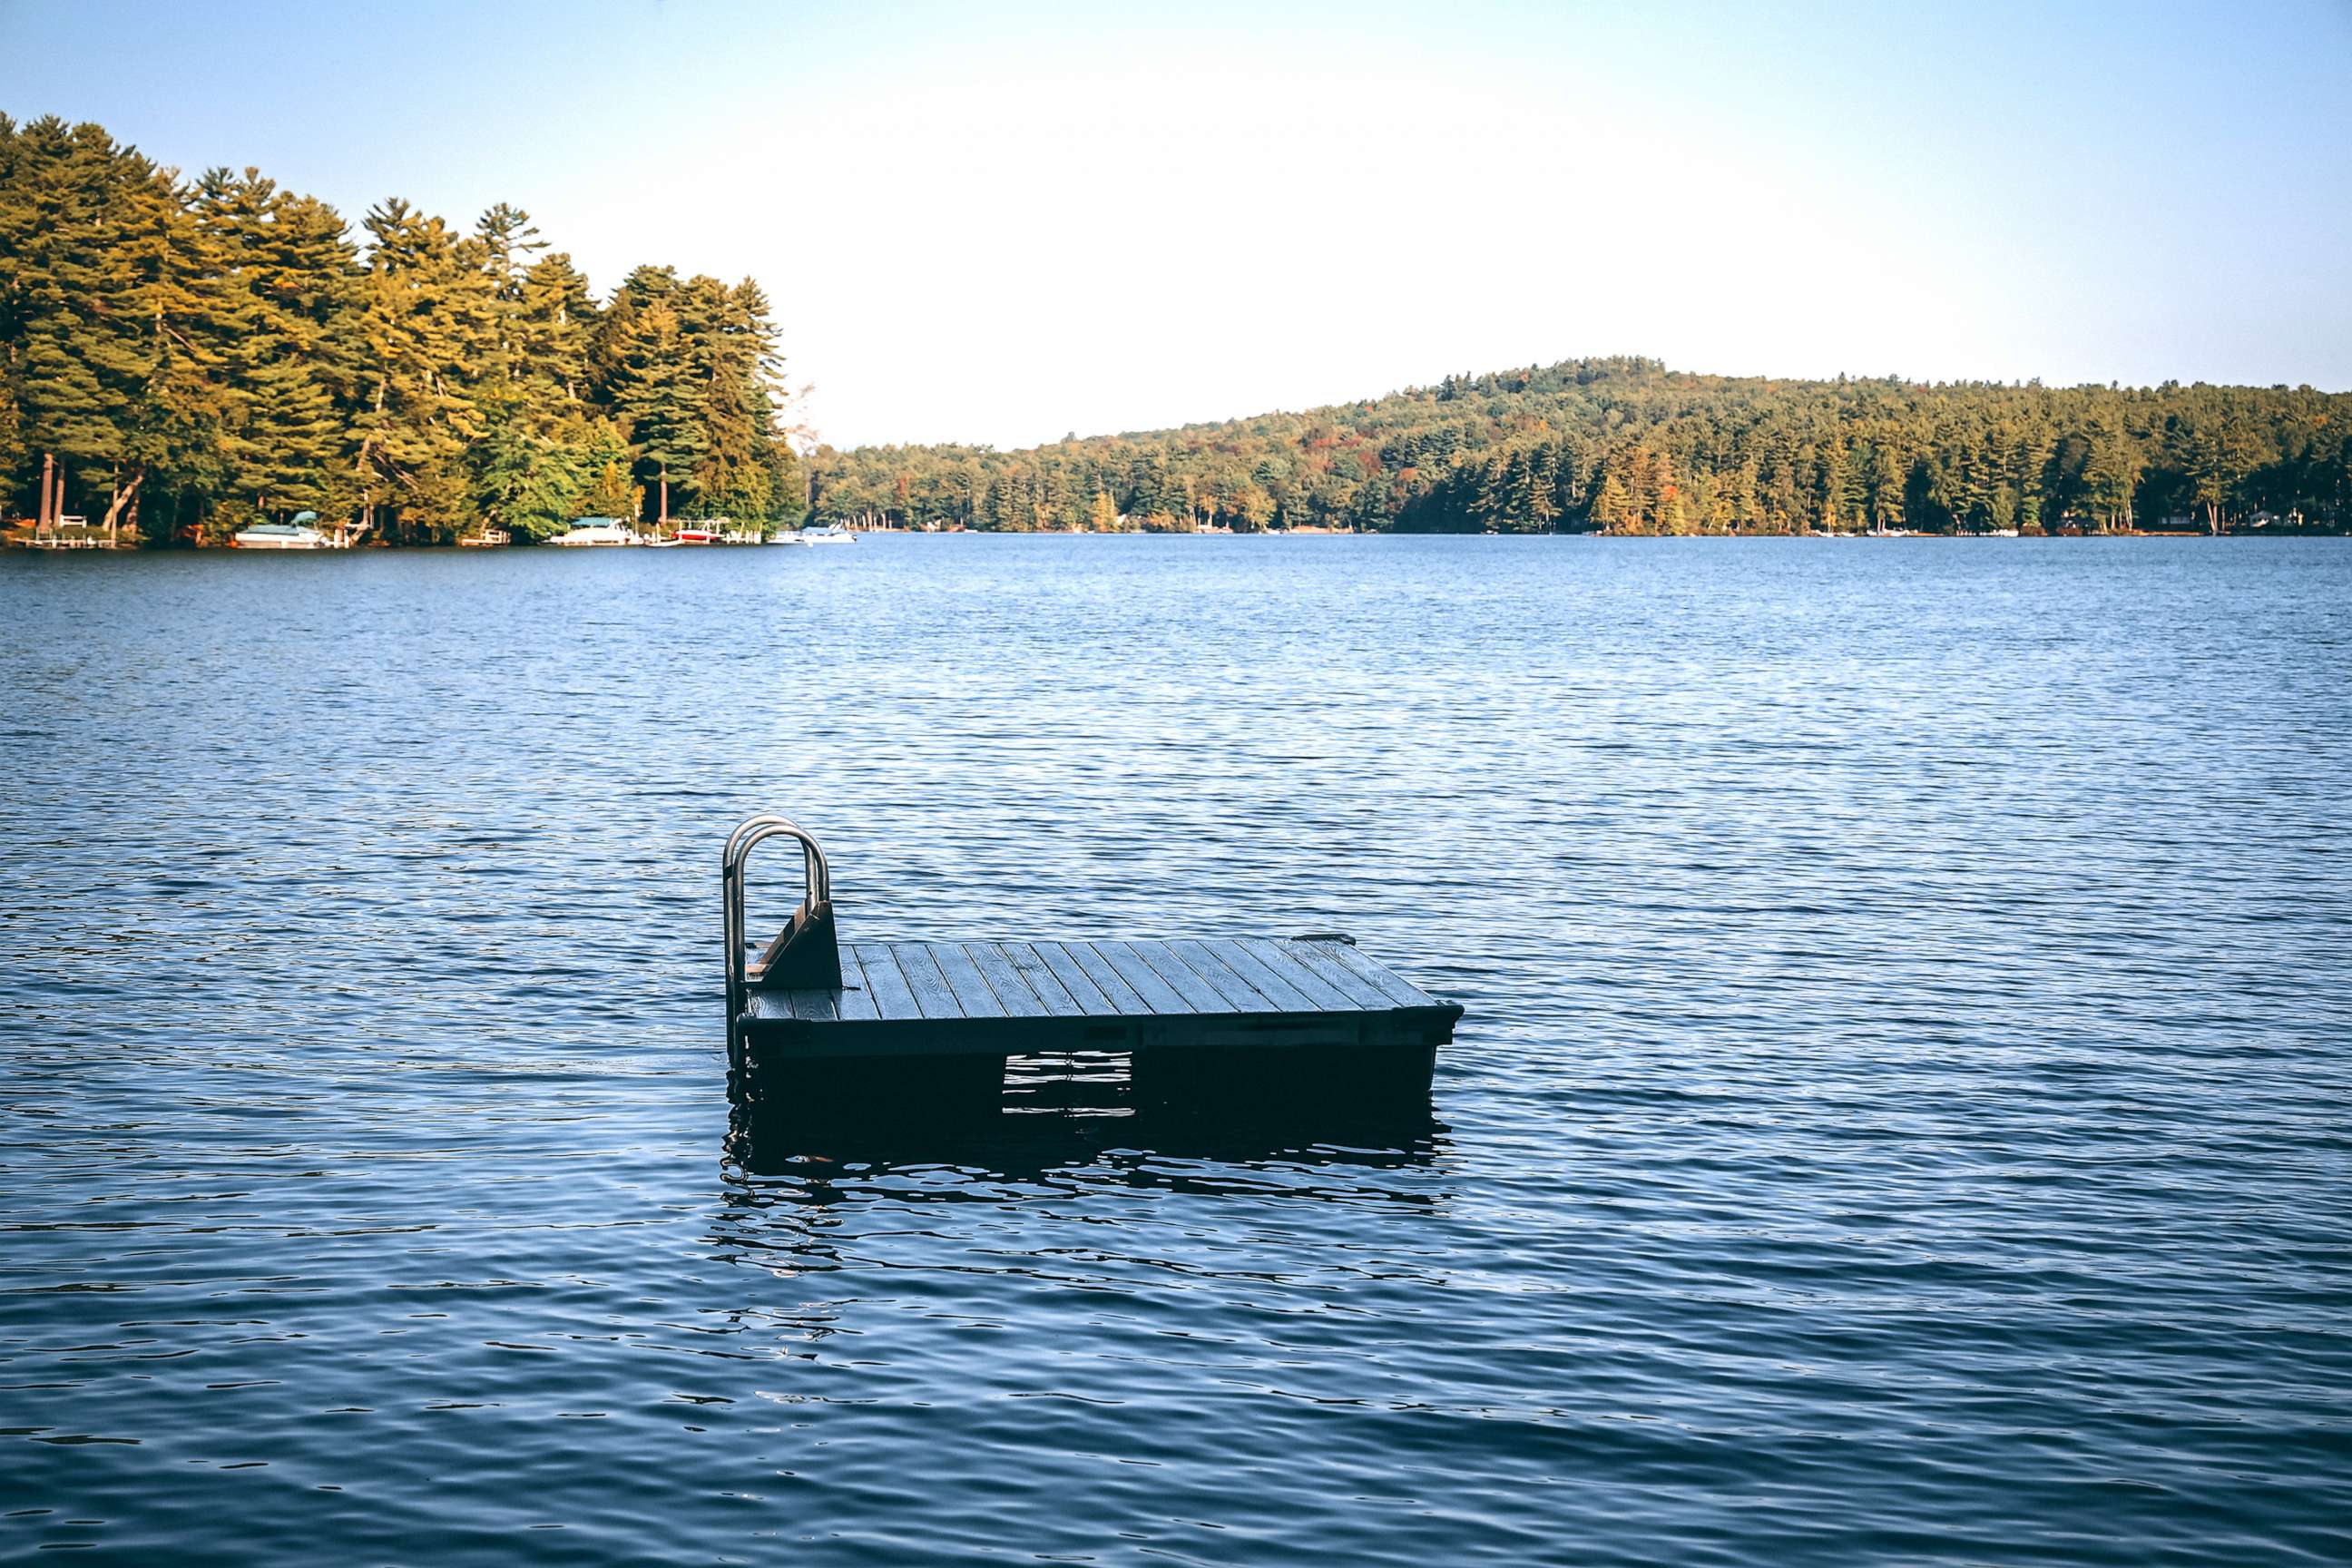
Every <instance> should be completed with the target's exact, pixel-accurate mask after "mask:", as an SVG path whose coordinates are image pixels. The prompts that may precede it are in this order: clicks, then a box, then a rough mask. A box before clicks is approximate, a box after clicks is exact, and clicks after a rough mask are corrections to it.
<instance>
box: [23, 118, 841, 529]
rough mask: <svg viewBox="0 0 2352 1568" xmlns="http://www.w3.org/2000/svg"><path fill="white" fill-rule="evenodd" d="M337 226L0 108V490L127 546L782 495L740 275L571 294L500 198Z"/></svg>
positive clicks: (781, 473) (397, 205) (775, 388)
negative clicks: (279, 528) (264, 529)
mask: <svg viewBox="0 0 2352 1568" xmlns="http://www.w3.org/2000/svg"><path fill="white" fill-rule="evenodd" d="M360 227H361V230H362V237H359V238H357V239H356V240H355V238H354V237H353V236H352V234H351V233H350V232H349V231H348V226H347V225H346V224H345V222H344V220H343V218H342V216H341V214H339V213H337V212H336V211H335V210H334V208H332V207H331V206H329V205H326V204H325V203H323V202H320V201H319V200H317V199H315V198H313V197H310V196H306V195H298V194H296V193H294V192H292V191H289V190H285V189H282V188H280V187H279V186H278V185H277V184H275V183H274V182H272V181H270V180H269V179H268V178H266V177H264V176H263V175H262V174H259V173H258V172H257V171H256V170H252V169H247V170H246V171H244V172H243V173H241V174H239V173H233V172H231V171H229V170H227V169H212V170H208V171H206V172H205V173H204V174H201V175H199V176H197V177H195V178H194V179H186V178H183V177H182V176H181V175H180V174H179V173H178V172H177V171H176V170H173V169H170V168H165V167H162V166H159V165H158V164H156V163H153V162H152V160H150V159H148V158H147V157H145V156H144V155H142V153H139V152H138V151H137V150H136V149H135V148H132V147H129V146H125V145H122V144H121V143H119V142H115V141H114V140H113V138H111V137H110V136H109V135H108V134H107V132H105V131H103V130H101V129H100V127H98V126H95V125H87V124H84V125H68V124H67V123H66V122H64V121H60V120H58V119H55V118H46V119H41V120H36V121H30V122H28V123H26V124H24V125H21V126H20V125H17V124H16V123H15V122H14V121H10V120H9V119H8V118H7V117H5V116H0V263H5V266H0V476H5V483H6V487H7V488H6V491H5V496H0V514H5V515H6V516H8V517H12V518H37V517H38V516H40V515H41V513H42V510H43V508H42V500H43V498H42V496H41V493H40V492H41V489H42V488H43V486H44V484H45V482H46V483H48V484H49V485H51V486H52V493H51V496H50V497H49V498H48V500H49V505H48V509H47V510H49V511H51V512H58V513H65V514H71V515H79V516H83V517H86V518H88V519H89V521H91V522H92V523H93V524H97V523H100V522H101V521H104V522H109V523H111V524H113V525H114V526H115V527H116V528H118V529H121V530H123V531H128V532H135V534H136V536H137V537H139V538H140V539H142V540H144V541H145V542H151V543H154V542H182V543H209V542H219V541H220V540H222V539H224V538H225V537H226V535H228V534H230V533H233V532H235V531H236V530H237V529H239V528H243V527H246V526H247V525H249V524H251V523H253V522H255V521H286V520H288V519H289V518H290V517H292V516H294V515H297V514H299V513H300V512H303V511H312V512H317V513H319V514H320V516H321V517H322V518H325V519H329V520H331V521H335V522H337V523H349V524H351V525H352V526H354V527H360V528H362V529H363V532H362V538H364V539H366V540H368V541H370V542H388V543H443V542H449V541H451V540H453V539H455V538H457V537H458V536H460V535H461V534H462V533H464V532H466V531H470V530H474V529H478V528H491V527H494V528H499V529H503V530H506V531H509V533H510V534H511V535H512V536H513V537H514V538H515V539H516V540H518V541H526V540H532V539H539V538H544V537H546V536H547V535H548V534H550V533H551V532H554V531H560V530H561V529H562V527H563V526H564V525H565V524H566V523H567V522H568V521H571V520H572V519H573V518H576V517H580V516H583V515H591V516H612V517H624V518H637V519H658V518H662V517H670V518H676V517H680V516H704V517H716V516H727V517H730V518H733V519H736V520H738V521H741V522H744V523H747V524H749V523H754V522H759V523H765V522H771V521H782V520H787V519H790V518H793V517H796V516H797V515H799V513H800V512H801V510H802V509H803V497H804V493H805V483H804V479H803V475H802V474H801V472H800V471H799V468H798V462H797V459H796V458H795V456H794V454H793V449H792V447H791V446H790V444H789V443H788V442H787V441H785V440H784V439H783V437H782V433H781V432H780V431H779V429H778V426H777V414H778V408H779V404H780V397H779V384H778V381H777V377H778V375H779V374H780V371H781V361H780V360H779V359H778V357H777V348H776V333H775V328H774V325H773V322H772V320H771V312H770V305H769V301H768V299H767V297H766V295H765V294H763V293H762V292H761V289H760V286H759V285H758V284H757V283H755V282H753V281H751V280H750V279H745V280H743V281H741V282H740V283H734V284H727V283H722V282H720V281H719V280H718V279H712V278H704V277H695V278H681V277H679V276H678V275H677V272H676V270H675V269H673V268H667V267H650V266H649V267H640V268H637V269H636V270H635V271H633V272H631V273H630V274H629V275H628V276H627V277H626V278H625V279H623V280H622V282H621V284H620V286H619V288H618V289H614V291H613V293H612V295H611V297H610V298H609V299H605V300H599V299H598V298H597V296H596V294H595V293H594V292H593V290H592V289H591V288H590V286H589V282H588V279H586V278H584V277H583V276H582V274H581V272H580V270H579V269H578V268H576V267H574V266H573V265H572V260H571V258H569V257H567V256H566V255H564V254H563V253H562V252H561V251H557V250H554V249H552V248H551V247H550V246H549V244H548V243H547V242H546V241H545V240H543V239H541V237H540V236H539V233H538V230H537V229H536V228H535V227H534V226H532V224H531V221H530V216H529V215H527V214H526V213H524V212H522V211H520V210H519V209H517V208H515V207H512V206H508V205H499V206H495V207H492V208H491V209H490V210H489V211H488V212H486V213H484V214H483V215H482V216H480V218H479V219H478V220H477V221H476V222H475V224H474V226H473V227H472V228H471V230H470V231H465V230H460V229H458V228H456V227H453V226H451V225H450V224H448V223H447V222H446V221H445V220H444V219H442V218H439V217H436V216H430V215H428V214H425V213H423V212H420V211H418V210H416V209H415V208H414V207H412V206H411V205H408V204H407V203H406V202H404V201H401V200H398V199H394V200H388V201H385V202H383V203H382V204H380V205H377V206H375V207H373V208H372V209H371V210H370V211H369V212H368V213H367V215H366V216H365V217H364V219H362V223H361V226H360ZM45 476H49V477H48V478H47V479H45ZM59 485H61V488H62V494H61V495H60V494H58V489H57V488H56V487H58V486H59Z"/></svg>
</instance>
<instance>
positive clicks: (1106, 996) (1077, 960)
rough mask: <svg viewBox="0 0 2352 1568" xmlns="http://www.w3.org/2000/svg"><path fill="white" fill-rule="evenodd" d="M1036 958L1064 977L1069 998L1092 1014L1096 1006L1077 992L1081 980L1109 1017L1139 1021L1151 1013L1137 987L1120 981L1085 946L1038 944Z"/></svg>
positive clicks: (1108, 966)
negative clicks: (1092, 991) (1089, 986)
mask: <svg viewBox="0 0 2352 1568" xmlns="http://www.w3.org/2000/svg"><path fill="white" fill-rule="evenodd" d="M1037 956H1038V957H1040V958H1042V959H1044V960H1045V964H1046V967H1048V968H1050V969H1051V970H1053V972H1054V973H1055V974H1057V975H1059V976H1060V977H1061V980H1062V984H1065V985H1067V986H1068V987H1069V988H1070V994H1071V995H1073V996H1076V998H1078V1000H1079V1002H1080V1003H1081V1004H1082V1005H1085V1006H1086V1007H1087V1011H1088V1012H1089V1014H1091V1013H1092V1011H1093V1004H1092V1002H1090V1001H1089V1000H1088V999H1087V994H1086V993H1085V992H1084V991H1081V990H1079V989H1078V982H1079V981H1080V980H1084V981H1085V982H1086V983H1087V984H1089V985H1091V986H1093V987H1094V988H1095V994H1097V995H1098V996H1100V997H1101V998H1102V1000H1103V1011H1104V1012H1105V1013H1107V1014H1111V1015H1114V1016H1120V1017H1140V1016H1144V1015H1147V1014H1149V1013H1150V1011H1151V1008H1150V1005H1149V1004H1148V1003H1146V1002H1145V1001H1144V1000H1143V998H1142V997H1141V996H1139V995H1138V994H1136V990H1135V987H1134V986H1132V985H1129V984H1128V983H1127V982H1126V981H1124V980H1121V979H1120V978H1119V977H1118V971H1117V970H1116V969H1113V968H1112V967H1111V966H1110V964H1109V963H1108V962H1107V961H1106V960H1105V959H1104V957H1103V955H1102V954H1101V953H1098V952H1096V951H1095V950H1094V949H1093V948H1091V947H1089V946H1087V944H1086V943H1085V942H1039V943H1037Z"/></svg>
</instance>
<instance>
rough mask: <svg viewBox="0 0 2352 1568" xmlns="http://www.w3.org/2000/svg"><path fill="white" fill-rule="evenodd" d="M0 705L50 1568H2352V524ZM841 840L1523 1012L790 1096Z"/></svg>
mask: <svg viewBox="0 0 2352 1568" xmlns="http://www.w3.org/2000/svg"><path fill="white" fill-rule="evenodd" d="M0 658H5V669H6V672H7V682H8V685H7V698H6V703H7V706H6V711H5V721H0V735H5V750H0V759H4V760H5V789H0V892H5V908H0V972H5V993H0V1115H5V1130H6V1135H5V1146H0V1429H5V1430H0V1556H17V1555H26V1556H29V1555H30V1554H32V1553H33V1552H35V1551H37V1550H38V1549H41V1548H45V1547H65V1546H83V1547H87V1548H94V1549H95V1550H96V1551H97V1552H99V1553H100V1555H109V1556H113V1557H118V1558H121V1559H124V1560H132V1559H137V1560H142V1561H160V1560H163V1559H164V1558H165V1557H166V1556H168V1557H169V1558H170V1559H172V1560H176V1561H179V1562H205V1561H214V1562H239V1563H310V1562H318V1561H347V1562H354V1563H375V1562H406V1563H493V1562H520V1561H546V1562H566V1563H579V1562H620V1561H647V1560H654V1559H665V1560H670V1561H676V1562H681V1563H698V1562H721V1561H726V1562H761V1563H869V1562H887V1561H914V1562H938V1563H946V1562H963V1561H975V1562H976V1561H997V1562H1002V1561H1026V1560H1031V1559H1038V1558H1050V1559H1054V1560H1056V1561H1069V1562H1079V1563H1307V1562H1318V1563H1411V1564H1414V1565H1415V1568H1427V1565H1433V1564H1439V1563H1538V1562H1541V1563H1647V1562H1659V1561H1664V1562H1674V1563H1775V1564H1788V1563H1853V1562H1861V1561H1890V1560H1900V1561H1936V1562H1955V1563H1958V1562H1968V1563H2097V1562H2115V1563H2191V1562H2196V1563H2231V1564H2246V1563H2320V1562H2345V1561H2347V1560H2352V1121H2347V1118H2352V953H2347V937H2352V856H2347V847H2352V833H2347V828H2352V682H2347V676H2352V548H2347V546H2346V545H2345V544H2344V543H2343V542H2334V541H2312V542H2173V543H2122V544H2101V543H2097V542H2050V543H2046V544H2045V543H2037V542H2030V541H2017V542H1926V541H1917V542H1898V543H1866V542H1865V543H1830V542H1820V543H1803V542H1713V541H1703V542H1702V541H1693V542H1632V541H1627V542H1592V541H1576V540H1409V539H1400V540H1346V539H1306V540H1295V541H1256V540H1206V539H1203V540H1097V539H1041V540H1018V539H988V538H961V539H891V540H868V541H866V542H861V543H860V544H858V545H857V546H856V548H854V549H849V550H835V551H797V550H795V551H786V550H768V551H761V552H743V551H730V552H690V551H674V552H662V553H647V552H634V551H632V552H611V553H603V552H583V553H578V554H566V553H563V552H548V551H542V552H512V553H509V554H494V555H486V556H478V555H473V554H467V555H463V556H460V555H456V554H449V555H433V554H389V553H385V554H355V555H351V556H343V557H308V558H305V557H287V558H282V559H269V558H249V557H231V556H209V557H204V558H193V557H184V556H183V557H160V558H141V559H136V560H120V561H108V560H97V561H91V560H73V559H60V560H40V559H26V558H21V557H20V558H16V559H10V560H6V561H4V562H0ZM776 806H783V807H787V808H789V809H791V810H792V811H793V813H794V814H795V815H797V816H802V817H803V819H804V820H805V821H807V822H808V823H810V825H812V826H814V827H815V828H816V829H817V831H819V832H820V833H821V834H823V835H824V837H826V839H827V842H828V845H829V847H831V848H832V850H833V851H834V855H835V880H836V888H837V891H838V893H839V896H840V899H841V901H842V907H843V919H844V922H845V926H846V928H847V929H848V930H849V931H850V932H851V933H852V934H853V935H862V936H890V935H963V936H990V935H1000V934H1003V935H1028V936H1034V935H1041V934H1042V935H1056V934H1071V933H1076V934H1096V933H1108V932H1129V933H1147V934H1148V933H1160V934H1179V935H1181V934H1187V933H1197V932H1203V931H1210V932H1213V931H1265V932H1269V933H1276V934H1279V933H1286V932H1292V931H1309V930H1329V929H1338V930H1345V931H1352V932H1354V933H1355V935H1356V936H1357V938H1358V940H1359V941H1360V942H1361V943H1362V944H1363V945H1364V947H1365V948H1366V950H1367V951H1369V952H1373V953H1375V954H1377V955H1379V956H1380V957H1381V958H1383V959H1385V960H1387V961H1389V962H1391V963H1394V964H1396V965H1397V966H1398V967H1400V968H1401V969H1402V970H1404V971H1405V972H1406V973H1408V974H1410V975H1412V977H1413V978H1415V979H1416V980H1418V981H1420V982H1421V983H1422V984H1424V985H1426V986H1428V987H1429V988H1430V989H1432V990H1434V991H1437V992H1439V993H1441V994H1450V995H1453V996H1454V997H1456V998H1458V999H1460V1000H1461V1001H1463V1002H1464V1003H1465V1004H1466V1005H1467V1006H1468V1008H1469V1016H1468V1017H1467V1018H1466V1019H1465V1022H1464V1025H1463V1028H1462V1032H1461V1035H1460V1038H1459V1041H1458V1043H1457V1044H1456V1045H1455V1046H1454V1047H1453V1048H1452V1049H1451V1050H1450V1051H1449V1052H1448V1053H1445V1054H1444V1056H1443V1057H1442V1058H1441V1061H1440V1066H1439V1071H1438V1079H1437V1084H1436V1089H1435V1092H1434V1095H1433V1103H1432V1105H1431V1107H1430V1108H1429V1109H1430V1114H1429V1115H1428V1116H1427V1117H1426V1118H1424V1119H1423V1120H1421V1121H1418V1122H1417V1123H1413V1124H1410V1125H1407V1126H1405V1127H1403V1128H1402V1129H1401V1130H1398V1131H1395V1132H1394V1133H1392V1134H1391V1135H1387V1136H1385V1137H1384V1138H1373V1139H1369V1140H1361V1139H1360V1140H1356V1141H1353V1142H1318V1141H1316V1135H1315V1134H1314V1133H1313V1132H1312V1131H1304V1130H1298V1131H1286V1130H1285V1129H1284V1128H1283V1127H1281V1126H1278V1125H1277V1126H1274V1127H1271V1128H1268V1127H1265V1126H1253V1125H1247V1124H1245V1123H1244V1122H1242V1121H1236V1122H1235V1123H1234V1125H1232V1126H1220V1125H1204V1126H1200V1127H1196V1128H1194V1129H1192V1131H1191V1132H1189V1133H1186V1134H1183V1135H1170V1134H1166V1133H1162V1132H1154V1133H1151V1134H1150V1135H1149V1136H1146V1135H1145V1134H1144V1133H1143V1132H1142V1131H1140V1129H1139V1124H1136V1123H1134V1122H1132V1121H1131V1120H1128V1119H1122V1118H1121V1117H1120V1116H1119V1115H1118V1114H1116V1112H1118V1110H1120V1109H1121V1107H1120V1104H1119V1101H1118V1092H1117V1089H1116V1086H1115V1085H1113V1086H1111V1087H1110V1088H1109V1089H1106V1090H1104V1091H1103V1092H1102V1094H1101V1095H1099V1096H1097V1099H1098V1100H1100V1101H1101V1103H1100V1104H1098V1105H1096V1106H1095V1109H1097V1110H1108V1111H1110V1112H1112V1114H1108V1115H1086V1114H1079V1113H1077V1112H1076V1111H1050V1112H1045V1113H1037V1114H1028V1115H1020V1116H1013V1115H1008V1116H1007V1117H1005V1118H1004V1119H1003V1120H1004V1121H1005V1122H1006V1124H1007V1126H1008V1128H1010V1129H1011V1131H1001V1132H988V1133H981V1134H976V1135H972V1136H970V1137H965V1138H962V1139H960V1140H952V1139H943V1140H941V1141H940V1142H936V1143H931V1142H926V1141H925V1140H924V1139H921V1138H917V1139H912V1140H906V1139H900V1140H894V1141H890V1142H881V1143H874V1144H872V1145H870V1146H868V1145H865V1144H860V1143H858V1142H855V1141H851V1142H841V1143H837V1144H835V1145H834V1146H829V1147H827V1148H826V1149H824V1151H823V1152H824V1155H825V1156H826V1157H824V1158H822V1159H818V1158H813V1157H807V1156H808V1151H807V1150H805V1149H802V1148H797V1147H790V1146H780V1145H778V1144H777V1143H776V1142H774V1141H772V1140H766V1141H763V1140H761V1139H760V1138H757V1137H746V1136H742V1135H740V1134H735V1135H730V1113H729V1106H728V1102H727V1096H726V1089H725V1074H724V1052H723V1038H722V1033H721V1026H720V1007H719V972H718V962H719V958H718V910H717V905H716V899H715V885H716V873H717V856H718V848H719V841H720V839H721V838H722V837H724V835H725V833H726V831H727V829H728V827H729V826H731V824H732V823H733V821H734V820H735V819H736V818H737V817H738V816H741V815H743V814H746V813H748V812H750V811H752V810H754V809H757V808H762V807H776ZM780 861H781V857H780ZM771 892H772V894H775V895H781V893H782V889H781V887H780V886H772V888H771ZM773 901H775V902H776V903H777V904H778V905H779V906H780V905H781V898H780V897H778V898H776V899H775V900H773ZM770 912H771V913H772V912H773V911H772V910H771V911H770ZM1050 1087H1051V1086H1048V1088H1049V1089H1050ZM1077 1098H1079V1099H1081V1100H1083V1099H1085V1098H1086V1097H1085V1096H1078V1097H1077ZM1034 1100H1035V1102H1036V1103H1038V1104H1050V1103H1060V1101H1056V1100H1054V1098H1053V1096H1052V1094H1050V1093H1047V1092H1045V1091H1043V1090H1041V1091H1040V1092H1039V1094H1038V1095H1037V1096H1035V1097H1034Z"/></svg>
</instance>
